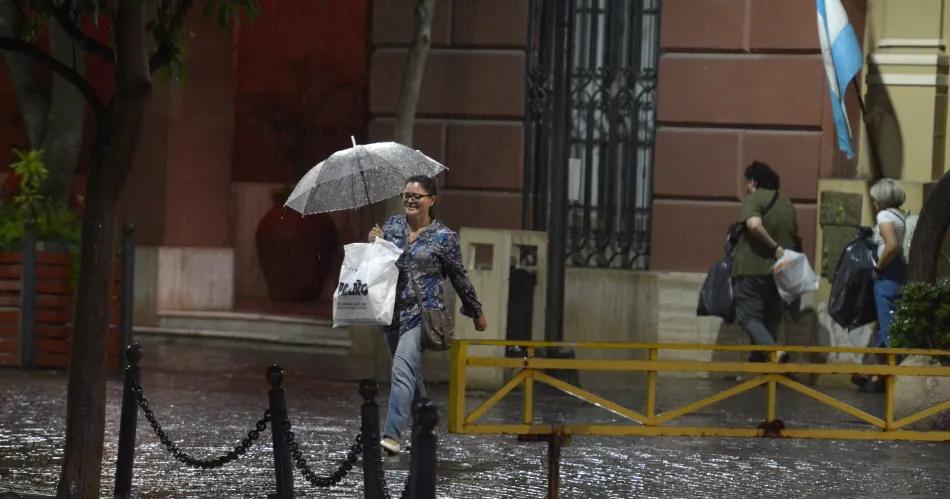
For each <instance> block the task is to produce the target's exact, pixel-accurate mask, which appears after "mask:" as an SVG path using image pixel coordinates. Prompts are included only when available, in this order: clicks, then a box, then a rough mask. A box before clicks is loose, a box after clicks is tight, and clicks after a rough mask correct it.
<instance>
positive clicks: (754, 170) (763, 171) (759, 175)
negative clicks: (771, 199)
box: [745, 160, 779, 191]
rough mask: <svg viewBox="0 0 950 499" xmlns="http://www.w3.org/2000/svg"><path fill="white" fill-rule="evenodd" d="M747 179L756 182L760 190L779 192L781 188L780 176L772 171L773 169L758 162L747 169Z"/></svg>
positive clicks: (754, 162)
mask: <svg viewBox="0 0 950 499" xmlns="http://www.w3.org/2000/svg"><path fill="white" fill-rule="evenodd" d="M745 178H746V180H752V181H754V182H755V184H756V185H757V186H758V187H759V188H760V189H772V190H776V191H777V190H778V188H779V178H778V174H777V173H775V171H774V170H772V167H770V166H769V165H767V164H765V163H763V162H761V161H758V160H756V161H753V162H752V164H751V165H749V166H748V167H746V169H745Z"/></svg>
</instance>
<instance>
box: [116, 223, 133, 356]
mask: <svg viewBox="0 0 950 499" xmlns="http://www.w3.org/2000/svg"><path fill="white" fill-rule="evenodd" d="M122 233H123V235H124V236H125V237H124V238H123V239H122V297H121V299H122V316H121V317H120V318H119V335H120V337H121V339H120V341H121V343H120V345H122V346H127V345H131V344H132V308H133V307H134V306H135V303H134V301H135V297H134V290H135V237H134V236H135V225H133V224H132V222H129V221H126V222H125V225H124V226H123V227H122ZM120 357H121V356H120ZM118 367H119V369H120V370H121V369H122V359H121V358H120V359H119V366H118Z"/></svg>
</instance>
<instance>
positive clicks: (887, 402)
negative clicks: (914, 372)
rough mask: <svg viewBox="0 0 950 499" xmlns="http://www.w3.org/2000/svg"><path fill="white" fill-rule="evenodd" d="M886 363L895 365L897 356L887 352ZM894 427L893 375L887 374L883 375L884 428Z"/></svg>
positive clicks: (886, 429)
mask: <svg viewBox="0 0 950 499" xmlns="http://www.w3.org/2000/svg"><path fill="white" fill-rule="evenodd" d="M887 365H888V366H892V367H893V366H896V365H897V357H896V356H895V355H894V354H892V353H889V354H887ZM893 429H894V375H893V374H888V375H886V376H885V377H884V430H885V431H888V430H893Z"/></svg>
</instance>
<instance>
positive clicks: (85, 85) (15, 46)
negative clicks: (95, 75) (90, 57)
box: [0, 36, 106, 119]
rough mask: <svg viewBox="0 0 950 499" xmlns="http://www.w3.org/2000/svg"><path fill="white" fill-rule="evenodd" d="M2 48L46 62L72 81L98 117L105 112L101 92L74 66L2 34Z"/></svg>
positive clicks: (29, 44) (0, 48)
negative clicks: (75, 69)
mask: <svg viewBox="0 0 950 499" xmlns="http://www.w3.org/2000/svg"><path fill="white" fill-rule="evenodd" d="M0 50H8V51H10V52H17V53H19V54H23V55H25V56H27V57H30V58H31V59H33V60H35V61H37V62H40V63H42V64H45V65H46V66H48V67H49V68H50V69H51V70H52V71H53V72H55V73H56V74H58V75H59V76H61V77H63V79H65V80H66V81H68V82H70V83H72V84H73V85H74V86H75V87H76V89H78V90H79V91H80V92H81V93H82V95H83V97H85V98H86V102H88V103H89V107H91V108H92V111H93V113H95V115H96V118H97V119H100V118H102V117H103V115H104V114H105V112H106V106H105V104H103V102H102V99H100V98H99V94H97V93H96V89H94V88H92V84H90V83H89V81H88V80H86V79H85V78H83V77H82V75H80V74H79V73H77V72H76V71H74V70H73V68H71V67H69V66H67V65H66V64H63V63H62V62H60V61H59V60H58V59H56V58H55V57H53V56H51V55H50V54H48V53H46V52H44V51H43V50H42V49H40V48H39V47H37V46H35V45H33V44H31V43H29V42H25V41H23V40H18V39H16V38H10V37H7V36H0Z"/></svg>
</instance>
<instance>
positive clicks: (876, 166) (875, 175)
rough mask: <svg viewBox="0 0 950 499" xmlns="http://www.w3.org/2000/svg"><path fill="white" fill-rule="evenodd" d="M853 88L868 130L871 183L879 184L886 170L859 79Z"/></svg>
mask: <svg viewBox="0 0 950 499" xmlns="http://www.w3.org/2000/svg"><path fill="white" fill-rule="evenodd" d="M851 86H853V87H854V95H856V96H857V97H858V108H859V109H860V110H861V121H863V122H864V128H865V129H866V130H867V133H866V134H865V136H866V137H867V139H868V152H870V153H871V161H870V166H871V180H870V181H871V183H874V182H877V181H878V180H880V179H882V178H884V170H883V168H881V155H880V154H879V152H878V149H877V142H876V141H875V138H874V134H873V133H871V121H870V117H869V116H868V113H867V108H866V107H865V106H864V98H863V97H861V87H859V86H858V79H857V78H855V79H853V80H851Z"/></svg>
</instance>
